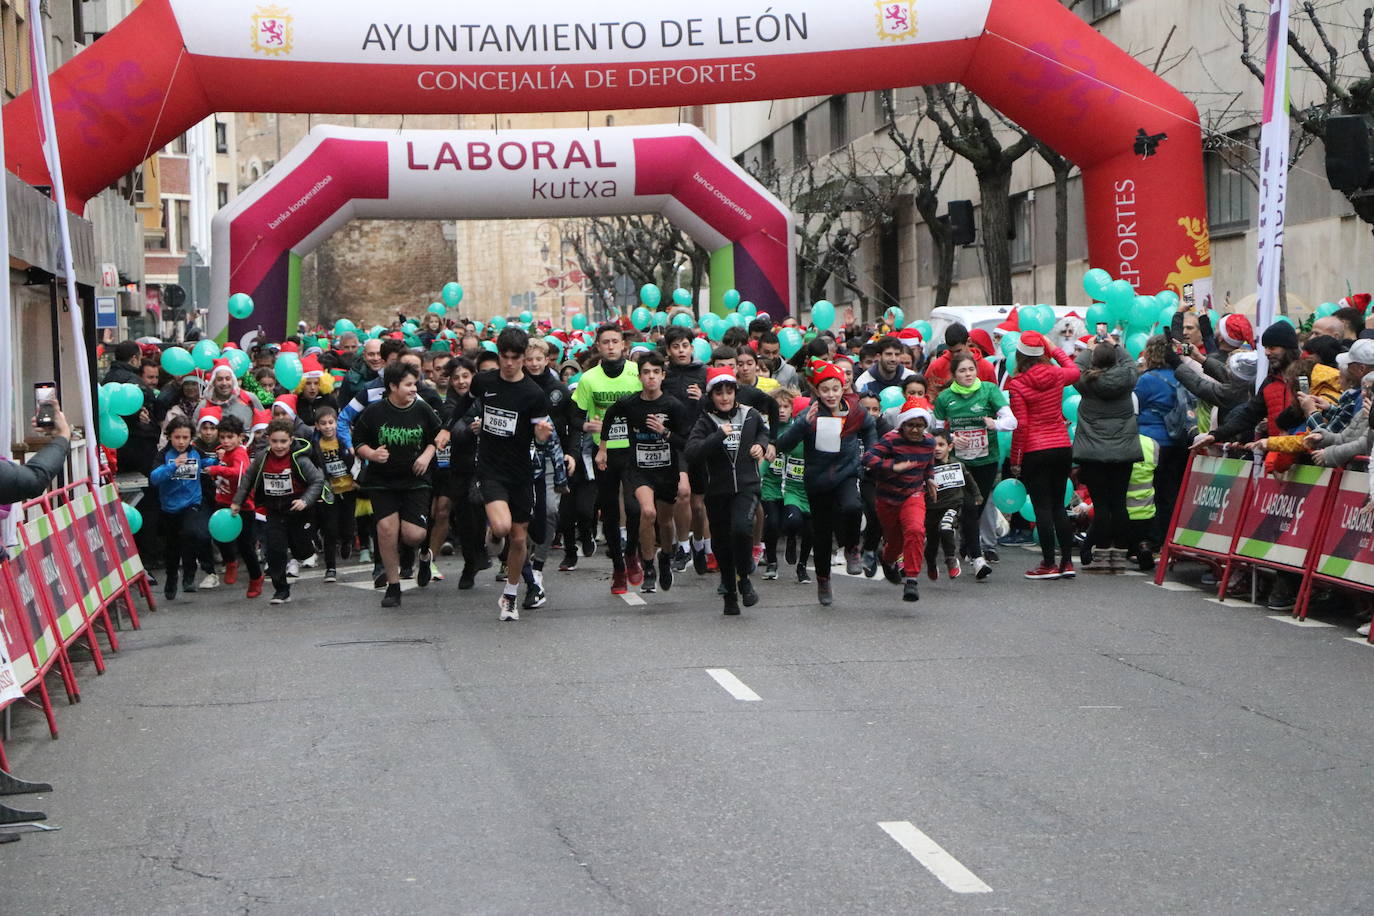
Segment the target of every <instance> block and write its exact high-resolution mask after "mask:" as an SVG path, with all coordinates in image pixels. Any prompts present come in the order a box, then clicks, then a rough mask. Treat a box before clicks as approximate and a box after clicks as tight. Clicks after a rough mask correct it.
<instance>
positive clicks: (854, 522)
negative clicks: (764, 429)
mask: <svg viewBox="0 0 1374 916" xmlns="http://www.w3.org/2000/svg"><path fill="white" fill-rule="evenodd" d="M898 346H900V344H898ZM875 365H876V364H875ZM810 368H811V374H810V381H811V387H812V389H814V390H815V392H816V398H815V399H814V400H813V401H812V402H811V404H810V406H808V407H807V409H806V412H805V413H799V414H798V415H796V416H794V417H793V418H792V422H791V423H789V424H787V426H786V428H784V429H783V430H782V432H781V433H780V434H779V435H778V436H777V440H776V443H777V450H778V451H780V452H788V451H791V450H792V449H793V448H794V447H796V445H797V443H799V442H801V443H805V445H806V495H807V499H808V501H809V502H810V504H811V523H812V527H813V528H814V539H813V543H814V547H815V565H816V595H817V598H818V600H819V601H820V603H821V605H822V606H827V607H828V606H829V605H831V604H833V603H834V600H835V598H834V592H833V591H832V590H831V586H830V554H831V551H832V549H833V546H834V542H835V541H836V540H838V541H839V542H840V544H841V545H843V547H844V551H845V568H846V572H847V573H848V574H849V575H851V576H857V575H859V574H861V573H862V572H863V563H862V562H861V561H860V558H859V522H860V519H862V518H863V500H862V497H861V496H860V494H859V470H860V465H861V462H862V459H863V453H864V452H865V451H866V450H867V449H868V448H869V447H870V446H872V445H873V442H874V440H875V439H877V434H878V433H877V425H876V424H875V423H874V420H873V416H872V415H871V414H869V413H868V411H866V410H864V409H863V406H862V405H860V404H859V396H858V395H857V394H853V393H849V394H846V393H845V390H844V374H843V373H842V372H840V370H839V369H837V368H836V367H835V366H834V365H833V364H831V363H827V362H822V361H820V360H814V361H813V362H812V363H811V367H810Z"/></svg>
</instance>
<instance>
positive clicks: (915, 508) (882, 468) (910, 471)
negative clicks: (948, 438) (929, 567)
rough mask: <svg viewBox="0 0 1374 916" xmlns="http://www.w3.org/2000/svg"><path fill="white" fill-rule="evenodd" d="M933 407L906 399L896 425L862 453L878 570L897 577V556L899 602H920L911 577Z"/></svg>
mask: <svg viewBox="0 0 1374 916" xmlns="http://www.w3.org/2000/svg"><path fill="white" fill-rule="evenodd" d="M934 418H935V415H934V411H933V410H932V409H931V406H930V402H929V401H927V400H926V399H925V398H911V399H909V400H908V401H907V402H906V404H905V405H904V406H903V407H902V412H901V413H900V414H898V415H897V422H898V426H897V428H896V429H894V430H892V432H890V433H888V434H886V435H885V436H883V437H882V438H881V439H879V440H878V441H877V442H875V443H874V444H873V446H872V448H870V449H869V450H868V451H867V452H865V453H864V457H863V464H864V467H865V468H867V470H868V479H869V480H871V481H873V484H874V488H875V495H876V496H877V504H878V505H877V507H878V518H879V520H880V521H881V522H882V526H883V541H884V543H883V553H882V562H883V573H884V575H886V576H887V579H888V581H889V582H896V581H897V570H896V563H897V558H898V556H901V557H902V560H903V566H904V567H905V576H906V582H905V584H904V585H903V588H902V600H903V601H920V600H921V592H920V585H919V583H918V582H917V579H916V576H917V574H919V573H920V571H921V558H922V557H923V556H925V546H926V494H927V492H928V491H929V493H930V496H931V498H932V499H933V498H934V496H935V494H934V487H935V481H934V478H933V477H932V473H931V469H932V467H933V466H934V463H935V440H933V439H932V438H931V437H930V435H929V434H928V432H927V430H929V429H930V426H931V423H932V422H933V421H934Z"/></svg>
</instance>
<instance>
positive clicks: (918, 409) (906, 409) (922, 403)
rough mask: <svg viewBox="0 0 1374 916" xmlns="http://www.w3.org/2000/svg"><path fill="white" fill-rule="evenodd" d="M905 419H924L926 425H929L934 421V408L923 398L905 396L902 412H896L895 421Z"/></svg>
mask: <svg viewBox="0 0 1374 916" xmlns="http://www.w3.org/2000/svg"><path fill="white" fill-rule="evenodd" d="M907 420H925V421H926V426H931V425H933V424H934V423H935V410H934V408H932V407H931V406H930V402H929V401H927V400H926V399H925V398H907V402H906V403H905V404H903V405H902V412H901V413H899V414H897V422H898V424H901V423H905V422H906V421H907Z"/></svg>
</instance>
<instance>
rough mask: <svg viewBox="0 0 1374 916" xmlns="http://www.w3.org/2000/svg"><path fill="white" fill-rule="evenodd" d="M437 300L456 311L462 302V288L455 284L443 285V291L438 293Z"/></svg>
mask: <svg viewBox="0 0 1374 916" xmlns="http://www.w3.org/2000/svg"><path fill="white" fill-rule="evenodd" d="M439 298H440V299H442V300H444V305H447V306H448V307H449V308H451V309H456V308H457V307H458V304H459V303H460V302H462V301H463V287H461V286H459V285H458V284H457V283H445V284H444V288H443V290H442V291H441V292H440V293H439Z"/></svg>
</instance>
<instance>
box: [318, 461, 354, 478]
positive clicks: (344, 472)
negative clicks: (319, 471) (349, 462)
mask: <svg viewBox="0 0 1374 916" xmlns="http://www.w3.org/2000/svg"><path fill="white" fill-rule="evenodd" d="M324 472H325V473H326V474H328V475H329V477H330V479H332V480H337V479H338V478H340V477H346V476H348V468H347V466H345V465H344V463H343V460H342V459H340V458H333V459H331V460H329V461H326V462H325V463H324Z"/></svg>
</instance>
